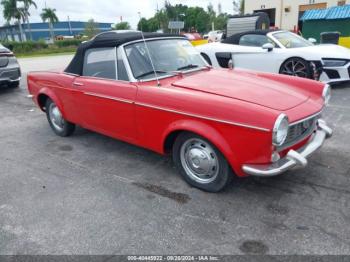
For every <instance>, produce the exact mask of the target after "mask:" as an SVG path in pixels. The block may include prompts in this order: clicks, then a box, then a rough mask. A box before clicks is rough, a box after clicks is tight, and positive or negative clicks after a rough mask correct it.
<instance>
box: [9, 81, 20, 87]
mask: <svg viewBox="0 0 350 262" xmlns="http://www.w3.org/2000/svg"><path fill="white" fill-rule="evenodd" d="M8 87H10V88H18V87H19V81H14V82H10V83H8Z"/></svg>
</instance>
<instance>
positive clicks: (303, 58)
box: [278, 56, 311, 74]
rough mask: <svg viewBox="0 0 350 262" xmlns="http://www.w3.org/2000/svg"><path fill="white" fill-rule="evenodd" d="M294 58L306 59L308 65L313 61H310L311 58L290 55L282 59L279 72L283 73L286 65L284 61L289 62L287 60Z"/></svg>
mask: <svg viewBox="0 0 350 262" xmlns="http://www.w3.org/2000/svg"><path fill="white" fill-rule="evenodd" d="M293 58H297V59H301V60H304V61H305V62H306V63H308V65H309V66H310V63H311V61H309V60H308V59H306V58H305V57H301V56H290V57H287V58H285V59H284V60H283V61H282V63H281V64H280V67H279V71H278V73H279V74H281V70H282V66H283V65H284V63H285V62H287V61H288V60H290V59H293Z"/></svg>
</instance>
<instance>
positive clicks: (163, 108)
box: [135, 102, 271, 132]
mask: <svg viewBox="0 0 350 262" xmlns="http://www.w3.org/2000/svg"><path fill="white" fill-rule="evenodd" d="M135 105H138V106H143V107H149V108H153V109H158V110H162V111H166V112H170V113H175V114H180V115H185V116H191V117H196V118H200V119H204V120H209V121H214V122H218V123H223V124H228V125H233V126H240V127H246V128H251V129H256V130H260V131H264V132H270V131H271V130H270V129H267V128H262V127H257V126H252V125H246V124H242V123H237V122H232V121H227V120H222V119H217V118H212V117H207V116H201V115H196V114H191V113H186V112H182V111H178V110H173V109H169V108H165V107H159V106H154V105H150V104H145V103H138V102H136V103H135Z"/></svg>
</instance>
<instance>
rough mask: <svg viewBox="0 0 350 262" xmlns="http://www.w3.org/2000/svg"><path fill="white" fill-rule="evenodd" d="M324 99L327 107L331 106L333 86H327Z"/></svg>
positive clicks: (323, 94) (324, 89)
mask: <svg viewBox="0 0 350 262" xmlns="http://www.w3.org/2000/svg"><path fill="white" fill-rule="evenodd" d="M322 98H323V101H324V104H325V105H328V104H329V100H331V86H330V85H325V86H324V88H323V91H322Z"/></svg>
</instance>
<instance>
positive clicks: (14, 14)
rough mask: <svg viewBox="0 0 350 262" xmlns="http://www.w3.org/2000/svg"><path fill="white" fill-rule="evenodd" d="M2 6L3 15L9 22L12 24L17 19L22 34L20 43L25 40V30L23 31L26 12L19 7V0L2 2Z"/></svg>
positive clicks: (3, 0)
mask: <svg viewBox="0 0 350 262" xmlns="http://www.w3.org/2000/svg"><path fill="white" fill-rule="evenodd" d="M1 4H2V6H3V8H4V10H3V15H4V18H5V19H6V21H7V22H9V23H10V22H11V20H12V19H15V20H16V21H17V23H18V28H19V32H20V37H19V38H20V41H23V40H24V38H25V37H24V35H23V29H22V19H24V17H25V15H26V14H25V10H24V9H23V8H19V7H18V6H17V0H2V1H1Z"/></svg>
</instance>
